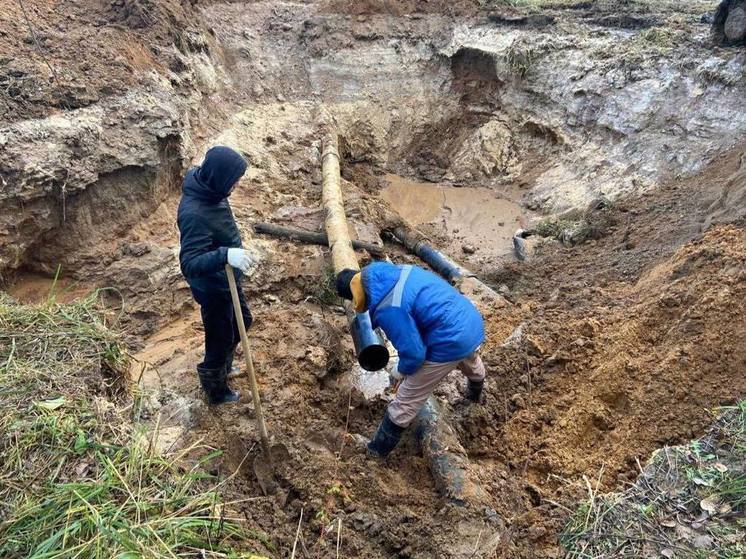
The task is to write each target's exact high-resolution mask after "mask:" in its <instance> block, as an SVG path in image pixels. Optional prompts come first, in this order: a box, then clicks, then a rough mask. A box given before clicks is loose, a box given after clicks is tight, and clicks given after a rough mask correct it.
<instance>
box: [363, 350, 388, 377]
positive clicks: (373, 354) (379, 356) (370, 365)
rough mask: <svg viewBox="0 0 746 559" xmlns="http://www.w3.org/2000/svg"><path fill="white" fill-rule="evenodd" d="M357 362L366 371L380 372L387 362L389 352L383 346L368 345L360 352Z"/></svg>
mask: <svg viewBox="0 0 746 559" xmlns="http://www.w3.org/2000/svg"><path fill="white" fill-rule="evenodd" d="M357 361H358V363H360V366H361V367H362V368H363V369H365V370H366V371H380V370H381V369H383V368H384V367H385V366H386V365H387V364H388V362H389V350H388V349H387V348H386V346H384V345H380V344H373V345H369V346H367V347H364V348H363V349H362V350H361V351H360V353H359V354H358V356H357Z"/></svg>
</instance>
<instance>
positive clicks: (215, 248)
mask: <svg viewBox="0 0 746 559" xmlns="http://www.w3.org/2000/svg"><path fill="white" fill-rule="evenodd" d="M246 168H247V164H246V161H244V159H243V157H241V155H239V154H238V153H237V152H236V151H234V150H232V149H230V148H228V147H224V146H216V147H213V148H211V149H210V150H209V151H208V152H207V155H206V156H205V160H204V161H203V162H202V165H201V166H199V167H194V168H192V169H190V170H189V172H188V173H187V175H186V177H185V178H184V184H183V186H182V196H181V203H180V204H179V212H178V225H179V231H180V233H181V251H180V253H179V262H180V263H181V272H182V274H184V277H185V278H186V280H187V283H188V284H189V287H190V288H191V290H192V294H193V295H194V299H195V300H196V301H197V303H199V305H200V309H201V312H202V323H203V324H204V327H205V359H204V361H203V362H202V363H200V364H199V365H198V366H197V372H198V374H199V380H200V384H201V385H202V389H203V390H204V391H205V394H206V395H207V399H208V401H209V402H210V403H211V404H224V403H227V402H235V401H237V400H238V399H239V397H240V394H239V393H238V392H234V391H232V390H231V389H230V388H229V387H228V374H229V373H230V371H231V368H232V365H233V353H234V351H235V349H236V346H237V345H238V342H239V341H240V337H239V333H238V325H237V324H236V319H235V316H234V312H233V303H232V301H231V294H230V287H229V285H228V278H227V276H226V275H225V264H226V262H227V263H228V264H230V265H231V266H233V268H234V270H235V274H236V281H237V283H238V285H239V287H240V281H241V277H242V274H244V273H247V272H248V271H249V270H250V269H251V268H252V267H253V266H254V264H255V262H254V259H253V258H252V256H251V255H250V254H249V252H247V251H245V250H243V248H242V247H241V236H240V234H239V232H238V227H237V226H236V221H235V219H234V218H233V212H232V211H231V207H230V205H229V204H228V197H229V196H230V195H231V192H232V191H233V189H234V188H235V187H236V185H237V184H238V181H239V180H240V179H241V177H242V176H243V174H244V173H245V172H246ZM238 293H239V298H240V301H241V311H242V314H243V319H244V322H245V323H246V327H247V328H248V327H249V326H250V325H251V322H252V317H251V311H250V310H249V307H248V305H247V304H246V300H245V298H244V295H243V292H242V290H241V289H240V288H239V290H238Z"/></svg>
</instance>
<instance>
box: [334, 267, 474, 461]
mask: <svg viewBox="0 0 746 559" xmlns="http://www.w3.org/2000/svg"><path fill="white" fill-rule="evenodd" d="M336 287H337V293H339V295H340V296H341V297H343V298H345V299H348V300H351V301H352V302H353V307H354V308H355V311H356V312H365V311H366V310H368V311H370V318H371V321H372V323H373V327H374V328H378V327H380V328H381V329H382V330H383V331H384V332H385V333H386V336H387V337H388V338H389V340H391V343H392V344H393V345H394V347H395V348H396V350H397V351H398V353H399V361H398V363H397V365H396V367H395V370H394V371H393V375H394V376H398V375H401V376H402V377H403V380H402V382H401V384H400V386H399V389H398V391H397V393H396V397H395V399H394V401H393V402H391V403H390V404H389V406H388V408H387V410H386V413H385V415H384V417H383V420H382V421H381V424H380V425H379V427H378V431H377V432H376V434H375V436H374V437H373V439H372V440H371V441H370V442H369V443H368V450H369V451H370V452H371V453H373V454H375V455H377V456H380V457H384V456H387V455H388V454H389V453H390V452H391V451H392V450H393V449H394V447H395V446H396V445H397V444H398V443H399V439H400V438H401V435H402V432H403V431H404V429H406V428H407V427H408V426H409V424H410V423H411V422H412V421H413V420H414V418H415V417H416V415H417V414H418V413H419V411H420V409H422V407H423V406H424V404H425V401H426V400H427V398H428V397H429V396H430V394H432V392H433V390H434V389H435V387H436V386H437V385H438V383H439V382H440V381H441V380H443V379H444V378H445V377H446V376H448V374H449V373H450V372H451V371H453V370H455V369H458V370H459V371H461V372H462V373H463V374H464V376H465V377H466V378H467V387H466V398H467V399H468V400H470V401H471V402H475V403H476V402H479V398H480V396H481V394H482V390H483V388H484V379H485V370H484V364H483V363H482V359H481V358H480V357H479V355H478V353H477V350H478V349H479V346H480V345H481V344H482V342H483V341H484V322H483V320H482V316H481V314H480V313H479V311H478V310H477V308H476V307H475V306H474V304H473V303H472V302H471V301H470V300H469V299H468V298H466V297H464V296H463V295H462V294H461V293H459V292H458V291H457V290H456V289H455V288H454V287H452V286H451V285H449V284H448V283H447V282H446V281H445V280H443V279H441V278H440V277H438V276H436V275H435V274H432V273H430V272H428V271H426V270H423V269H422V268H418V267H417V266H410V265H404V266H398V265H394V264H389V263H386V262H376V263H373V264H370V265H369V266H366V267H365V268H363V270H362V271H361V272H357V271H355V270H343V271H342V272H340V273H339V274H338V275H337V280H336Z"/></svg>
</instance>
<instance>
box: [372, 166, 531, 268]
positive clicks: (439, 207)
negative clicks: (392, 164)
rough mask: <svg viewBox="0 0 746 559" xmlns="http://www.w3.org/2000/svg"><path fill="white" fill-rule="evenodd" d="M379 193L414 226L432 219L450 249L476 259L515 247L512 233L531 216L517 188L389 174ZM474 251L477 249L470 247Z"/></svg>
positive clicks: (502, 254)
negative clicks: (427, 180) (520, 201)
mask: <svg viewBox="0 0 746 559" xmlns="http://www.w3.org/2000/svg"><path fill="white" fill-rule="evenodd" d="M386 180H387V182H388V183H389V184H388V186H387V187H385V188H384V189H383V191H382V193H381V196H382V198H383V199H384V200H386V201H387V202H388V203H389V204H390V205H391V207H392V208H393V209H394V210H396V211H397V212H398V213H399V215H401V217H402V218H404V219H405V220H406V221H407V222H409V223H410V224H411V225H413V226H420V225H432V226H434V227H435V228H436V231H439V232H442V233H443V234H444V235H446V236H447V237H448V241H446V244H447V247H446V251H447V252H448V253H449V254H450V255H452V256H453V257H461V255H462V254H465V255H466V256H465V257H462V258H466V259H467V260H475V261H477V262H480V261H486V260H489V259H494V258H500V257H504V256H506V255H508V254H510V253H511V252H512V250H513V235H514V233H515V231H516V230H517V229H520V228H522V227H525V226H526V224H527V223H528V221H529V220H530V216H529V215H528V214H527V213H526V212H525V211H524V209H523V208H522V207H521V206H520V205H519V204H518V202H517V199H518V193H517V192H509V193H508V194H506V195H500V194H498V193H497V192H495V191H494V190H491V189H489V188H483V187H457V186H450V185H445V184H437V183H422V182H416V181H413V180H410V179H406V178H403V177H400V176H398V175H393V174H388V175H386ZM472 252H473V255H472V256H470V255H471V253H472Z"/></svg>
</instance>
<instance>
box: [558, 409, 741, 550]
mask: <svg viewBox="0 0 746 559" xmlns="http://www.w3.org/2000/svg"><path fill="white" fill-rule="evenodd" d="M719 413H720V416H719V418H718V419H717V420H716V423H715V425H714V426H713V428H712V429H711V431H710V433H709V434H708V435H707V436H705V437H704V438H702V439H700V440H697V441H694V442H692V443H691V444H689V445H686V446H680V447H672V448H664V449H662V450H660V451H658V452H656V453H655V454H654V455H653V457H652V459H651V461H650V463H649V464H648V465H647V466H646V467H645V468H644V470H643V472H642V474H641V475H640V477H639V478H638V480H637V482H636V483H635V484H634V485H633V486H632V487H631V488H630V489H629V490H627V491H625V492H624V493H612V494H609V495H597V494H594V492H593V489H592V485H591V483H590V482H589V483H588V488H589V499H588V501H587V502H585V503H582V504H581V505H580V506H579V507H578V509H577V510H576V511H575V513H574V514H573V515H572V517H571V519H570V521H569V522H568V524H567V526H566V527H565V530H564V532H563V534H562V537H561V539H562V543H563V545H564V546H565V549H566V550H567V557H569V558H585V557H609V556H614V557H616V556H620V557H693V558H695V557H696V558H698V557H702V558H711V557H715V558H718V559H736V558H741V557H744V556H745V555H744V554H746V530H745V529H744V528H745V527H746V522H744V519H745V518H746V400H744V401H742V402H740V403H739V404H738V405H736V406H732V407H729V408H723V409H721V410H719Z"/></svg>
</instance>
